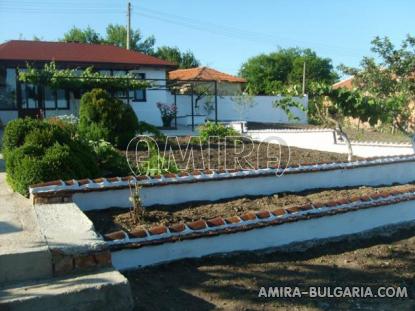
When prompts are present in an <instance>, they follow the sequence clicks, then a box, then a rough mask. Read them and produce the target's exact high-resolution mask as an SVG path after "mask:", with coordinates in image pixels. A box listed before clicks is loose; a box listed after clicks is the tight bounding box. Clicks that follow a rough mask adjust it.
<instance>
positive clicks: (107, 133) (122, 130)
mask: <svg viewBox="0 0 415 311" xmlns="http://www.w3.org/2000/svg"><path fill="white" fill-rule="evenodd" d="M79 117H80V120H79V133H80V134H81V136H83V137H85V138H86V139H87V140H93V141H99V140H101V139H103V140H105V141H108V142H110V143H112V144H113V145H115V146H116V147H118V148H125V147H126V146H127V144H128V142H129V141H130V140H131V139H132V138H133V137H134V136H135V135H136V133H137V132H138V130H139V124H138V119H137V116H136V115H135V113H134V111H133V109H132V108H131V106H130V105H128V104H124V103H123V102H122V101H121V100H119V99H116V98H113V97H112V96H111V95H110V94H109V93H108V92H107V91H105V90H102V89H93V90H92V91H90V92H87V93H85V94H84V95H83V96H82V98H81V106H80V111H79Z"/></svg>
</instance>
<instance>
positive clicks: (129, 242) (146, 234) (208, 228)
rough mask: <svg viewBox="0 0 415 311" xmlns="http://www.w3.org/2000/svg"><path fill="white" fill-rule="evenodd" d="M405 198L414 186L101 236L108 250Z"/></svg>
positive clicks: (413, 196) (330, 213)
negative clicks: (350, 197) (401, 189)
mask: <svg viewBox="0 0 415 311" xmlns="http://www.w3.org/2000/svg"><path fill="white" fill-rule="evenodd" d="M409 200H415V186H414V187H413V189H411V191H397V190H392V191H383V192H382V193H379V194H376V195H371V196H360V197H354V198H352V199H351V200H347V199H345V200H339V201H329V202H324V203H309V204H305V205H299V206H294V207H290V208H287V209H282V208H279V209H276V210H274V211H257V212H247V213H245V214H243V215H241V216H232V217H227V218H223V217H216V218H213V219H209V220H204V219H201V220H198V221H194V222H191V223H179V224H174V225H171V226H169V227H167V226H156V227H152V228H150V229H140V230H134V231H132V232H125V231H116V232H111V233H108V234H105V235H104V239H105V241H106V243H107V244H108V245H109V248H110V249H111V251H117V250H122V249H127V248H128V249H130V248H141V247H145V246H151V245H159V244H164V243H173V242H178V241H182V240H191V239H197V238H207V237H213V236H218V235H221V234H230V233H237V232H243V231H248V230H253V229H257V228H264V227H269V226H276V225H281V224H286V223H291V222H296V221H300V220H308V219H312V218H320V217H325V216H333V215H337V214H341V213H347V212H352V211H357V210H361V209H367V208H373V207H379V206H387V205H391V204H396V203H400V202H404V201H409ZM414 208H415V207H414Z"/></svg>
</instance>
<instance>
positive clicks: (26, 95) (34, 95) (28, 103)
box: [20, 83, 39, 109]
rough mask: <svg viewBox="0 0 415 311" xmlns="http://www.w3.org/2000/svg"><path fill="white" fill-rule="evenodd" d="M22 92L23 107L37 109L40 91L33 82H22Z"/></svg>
mask: <svg viewBox="0 0 415 311" xmlns="http://www.w3.org/2000/svg"><path fill="white" fill-rule="evenodd" d="M20 88H21V91H22V92H21V93H22V108H23V109H36V108H38V107H39V92H38V88H37V86H34V85H33V84H25V83H22V84H20Z"/></svg>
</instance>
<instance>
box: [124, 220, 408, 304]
mask: <svg viewBox="0 0 415 311" xmlns="http://www.w3.org/2000/svg"><path fill="white" fill-rule="evenodd" d="M413 230H414V229H413V227H412V228H408V229H405V230H402V231H400V232H399V233H397V234H394V235H393V236H391V237H377V238H371V239H368V240H346V241H343V242H337V243H329V244H326V245H323V246H319V247H315V248H313V249H309V250H307V251H305V252H301V253H282V252H272V253H263V252H256V253H254V252H250V253H245V254H239V255H231V256H223V257H220V256H215V257H211V258H205V259H202V260H182V261H178V262H174V263H170V264H165V265H161V266H156V267H150V268H144V269H140V270H136V271H130V272H126V273H124V275H125V276H126V277H127V278H128V280H129V282H130V285H131V289H132V293H133V296H134V301H135V304H136V306H135V310H309V311H311V310H313V311H314V310H400V311H405V310H408V311H409V310H415V301H414V298H415V235H414V232H413ZM280 286H290V287H295V286H298V287H300V289H301V290H303V289H307V288H308V287H309V286H330V287H332V288H334V287H336V286H343V287H344V286H372V287H373V288H374V289H373V291H374V292H375V293H376V289H375V288H377V287H380V286H386V287H388V286H394V287H398V286H401V287H407V292H408V295H409V297H410V298H406V299H405V298H369V299H368V298H353V299H351V298H308V297H302V298H291V299H289V298H258V293H259V290H260V288H261V287H265V288H268V287H280Z"/></svg>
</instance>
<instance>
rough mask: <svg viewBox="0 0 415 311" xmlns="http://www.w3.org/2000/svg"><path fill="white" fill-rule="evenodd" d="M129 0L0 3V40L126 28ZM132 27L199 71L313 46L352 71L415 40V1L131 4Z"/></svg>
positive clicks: (229, 68) (164, 0)
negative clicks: (385, 41) (380, 44)
mask: <svg viewBox="0 0 415 311" xmlns="http://www.w3.org/2000/svg"><path fill="white" fill-rule="evenodd" d="M127 2H128V1H127V0H0V42H4V41H7V40H11V39H28V40H30V39H32V38H33V36H37V37H40V38H41V39H42V40H49V41H56V40H58V39H59V38H61V37H62V36H63V34H64V33H65V32H66V31H68V30H69V29H70V28H71V27H72V26H77V27H81V28H84V27H87V26H91V27H92V28H94V29H95V30H97V31H98V32H100V33H105V28H106V26H107V25H108V24H110V23H113V24H126V20H127V18H126V7H127ZM131 4H132V20H131V24H132V28H133V29H137V28H139V29H140V30H141V32H142V33H143V35H144V36H149V35H154V36H155V37H156V46H161V45H168V46H177V47H179V48H180V49H181V50H191V51H192V52H193V53H194V54H195V55H196V57H197V58H198V59H199V60H200V61H201V64H202V65H204V66H209V67H213V68H215V69H218V70H221V71H224V72H227V73H230V74H237V73H238V71H239V69H240V67H241V65H242V64H243V63H244V62H245V61H246V60H247V59H249V58H250V57H253V56H255V55H258V54H261V53H269V52H271V51H275V50H277V49H278V48H289V47H300V48H311V49H313V50H315V51H316V52H317V54H318V55H319V56H322V57H328V58H331V59H332V61H333V65H334V66H338V65H340V64H345V65H348V66H358V65H359V62H360V60H361V59H362V57H363V56H368V55H370V54H371V52H370V41H371V40H372V39H373V38H374V37H375V36H389V37H390V38H391V39H392V41H393V42H394V43H395V44H397V45H399V44H400V42H401V41H402V40H403V39H404V38H405V36H406V35H407V34H408V33H411V32H412V34H413V35H414V32H415V19H414V18H413V13H414V12H415V1H414V0H257V1H248V0H208V1H207V0H203V1H202V0H159V1H154V0H131Z"/></svg>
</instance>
